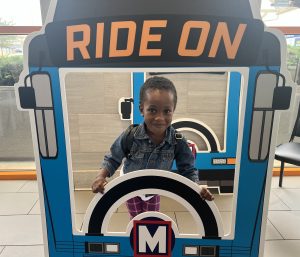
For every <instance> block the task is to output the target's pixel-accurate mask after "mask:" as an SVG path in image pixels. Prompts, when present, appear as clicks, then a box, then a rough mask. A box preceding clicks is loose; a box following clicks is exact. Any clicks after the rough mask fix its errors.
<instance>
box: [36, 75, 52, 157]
mask: <svg viewBox="0 0 300 257" xmlns="http://www.w3.org/2000/svg"><path fill="white" fill-rule="evenodd" d="M31 85H32V87H33V88H34V92H35V100H36V108H35V118H36V128H37V134H38V141H39V148H40V153H41V155H42V156H43V157H44V158H53V157H55V156H56V155H57V142H56V131H55V119H54V111H53V100H52V92H51V80H50V76H49V74H47V73H37V74H34V75H32V76H31Z"/></svg>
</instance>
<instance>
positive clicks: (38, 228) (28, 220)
mask: <svg viewBox="0 0 300 257" xmlns="http://www.w3.org/2000/svg"><path fill="white" fill-rule="evenodd" d="M0 228H1V233H0V245H36V244H43V236H42V224H41V217H40V216H39V215H18V216H0ZM1 257H2V256H1Z"/></svg>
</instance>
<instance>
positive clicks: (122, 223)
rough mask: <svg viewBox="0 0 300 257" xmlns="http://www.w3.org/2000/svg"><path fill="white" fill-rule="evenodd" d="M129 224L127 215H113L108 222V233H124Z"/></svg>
mask: <svg viewBox="0 0 300 257" xmlns="http://www.w3.org/2000/svg"><path fill="white" fill-rule="evenodd" d="M128 222H129V215H128V213H125V212H123V213H118V212H117V213H114V214H113V215H112V217H111V219H110V221H109V225H108V231H109V232H125V231H126V227H127V225H128Z"/></svg>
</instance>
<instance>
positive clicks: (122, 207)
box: [117, 203, 128, 213]
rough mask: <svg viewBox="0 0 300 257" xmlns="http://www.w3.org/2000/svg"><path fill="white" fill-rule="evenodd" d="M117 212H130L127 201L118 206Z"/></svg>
mask: <svg viewBox="0 0 300 257" xmlns="http://www.w3.org/2000/svg"><path fill="white" fill-rule="evenodd" d="M117 212H126V213H127V212H128V211H127V207H126V205H125V203H122V204H121V205H120V206H119V207H118V209H117Z"/></svg>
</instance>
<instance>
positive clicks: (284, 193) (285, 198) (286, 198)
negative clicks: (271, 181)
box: [272, 189, 300, 211]
mask: <svg viewBox="0 0 300 257" xmlns="http://www.w3.org/2000/svg"><path fill="white" fill-rule="evenodd" d="M272 191H273V192H274V193H275V194H276V196H278V197H279V198H280V200H281V201H282V202H283V203H284V204H285V205H286V206H288V207H289V208H290V209H291V210H292V211H300V200H299V199H300V189H273V190H272Z"/></svg>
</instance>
